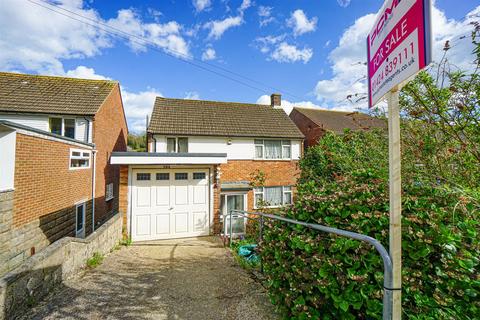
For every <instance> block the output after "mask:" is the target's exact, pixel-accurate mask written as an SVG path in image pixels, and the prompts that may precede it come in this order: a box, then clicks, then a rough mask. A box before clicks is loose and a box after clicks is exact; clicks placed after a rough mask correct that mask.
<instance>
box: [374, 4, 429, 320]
mask: <svg viewBox="0 0 480 320" xmlns="http://www.w3.org/2000/svg"><path fill="white" fill-rule="evenodd" d="M430 12H431V0H386V1H385V3H384V4H383V7H382V8H381V9H380V11H379V13H378V15H377V19H376V21H375V24H374V25H373V29H372V31H371V32H370V34H369V35H368V38H367V56H368V63H367V65H368V100H369V106H370V107H373V106H374V105H375V104H376V103H377V102H379V101H380V100H382V99H383V98H384V97H385V96H386V97H387V98H388V141H389V143H388V154H389V192H390V228H389V229H390V230H389V231H390V239H389V246H390V250H389V251H390V258H391V260H392V277H393V279H392V280H393V281H392V285H393V287H392V288H388V289H390V290H392V292H393V305H392V319H401V316H402V305H401V300H402V290H401V288H402V225H401V221H402V183H401V150H400V107H399V91H400V89H401V87H400V86H401V84H402V83H404V82H405V81H406V80H407V79H409V78H410V77H412V76H414V75H415V74H416V73H418V72H419V71H420V70H422V69H423V68H425V67H426V66H427V65H428V64H429V63H430V62H431V49H432V45H431V19H430Z"/></svg>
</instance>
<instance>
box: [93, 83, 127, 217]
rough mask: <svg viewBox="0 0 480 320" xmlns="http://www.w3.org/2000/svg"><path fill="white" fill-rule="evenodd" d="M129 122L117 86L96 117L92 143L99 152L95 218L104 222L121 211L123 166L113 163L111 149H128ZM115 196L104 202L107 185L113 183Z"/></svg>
mask: <svg viewBox="0 0 480 320" xmlns="http://www.w3.org/2000/svg"><path fill="white" fill-rule="evenodd" d="M127 135H128V129H127V123H126V120H125V115H124V111H123V104H122V98H121V95H120V87H119V86H118V85H117V86H115V88H114V89H113V90H112V92H111V93H110V95H109V96H108V97H107V99H106V100H105V102H104V103H103V105H102V107H101V108H100V109H99V110H98V112H97V114H96V115H95V118H94V120H93V143H95V147H96V149H97V150H98V151H97V159H96V177H95V180H96V185H95V221H96V223H100V222H103V221H105V220H106V219H107V218H108V217H109V216H110V215H111V214H113V213H116V212H117V211H118V203H119V189H118V186H119V179H120V168H119V167H118V166H113V165H110V155H111V153H112V151H126V150H127ZM112 182H113V186H114V196H115V197H114V199H113V200H110V201H105V187H106V185H107V184H109V183H112Z"/></svg>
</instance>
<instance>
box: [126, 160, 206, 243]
mask: <svg viewBox="0 0 480 320" xmlns="http://www.w3.org/2000/svg"><path fill="white" fill-rule="evenodd" d="M131 179H132V181H131V186H132V188H131V235H132V240H133V241H146V240H158V239H172V238H184V237H196V236H204V235H208V234H209V231H210V214H209V212H210V201H209V199H210V187H209V186H210V183H209V180H210V177H209V169H184V168H181V169H133V170H132V174H131Z"/></svg>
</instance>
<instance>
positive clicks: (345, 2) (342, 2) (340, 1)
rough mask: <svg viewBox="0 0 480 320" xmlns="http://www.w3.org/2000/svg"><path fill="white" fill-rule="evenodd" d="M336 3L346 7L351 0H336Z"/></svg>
mask: <svg viewBox="0 0 480 320" xmlns="http://www.w3.org/2000/svg"><path fill="white" fill-rule="evenodd" d="M337 2H338V4H339V5H340V6H341V7H344V8H345V7H348V6H349V5H350V2H351V0H337Z"/></svg>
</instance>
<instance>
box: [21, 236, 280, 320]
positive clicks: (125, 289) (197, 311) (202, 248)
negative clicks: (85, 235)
mask: <svg viewBox="0 0 480 320" xmlns="http://www.w3.org/2000/svg"><path fill="white" fill-rule="evenodd" d="M278 318H279V317H278V316H276V315H275V312H274V307H273V306H272V304H271V303H270V301H269V300H268V297H267V293H266V292H265V289H264V288H263V287H262V286H261V285H260V284H259V283H257V282H256V281H254V280H253V279H252V278H251V276H250V275H249V274H248V273H247V272H246V271H245V270H243V269H242V268H240V267H239V266H238V265H237V264H236V263H235V262H234V259H233V258H232V257H231V255H230V254H229V252H228V251H227V250H226V249H224V248H223V245H222V244H221V243H220V242H218V240H216V238H212V237H206V238H195V239H179V240H165V241H156V242H146V243H138V244H134V245H132V246H129V247H126V248H122V249H120V250H118V251H114V252H113V253H111V254H109V255H108V256H107V257H106V258H105V260H104V262H103V264H102V265H100V266H98V267H97V268H95V269H92V270H88V271H86V272H85V273H84V274H83V275H81V276H79V277H77V278H74V279H71V280H68V281H66V282H65V283H64V286H63V287H62V288H60V289H59V290H56V291H55V292H54V293H52V294H51V295H50V296H49V297H48V298H47V299H46V300H45V301H43V302H41V303H40V304H39V305H37V306H36V307H35V308H33V309H31V310H30V311H29V312H28V314H26V315H24V316H22V317H21V318H20V319H85V320H87V319H88V320H95V319H132V320H133V319H135V320H142V319H159V320H163V319H168V320H170V319H175V320H176V319H189V320H190V319H202V320H204V319H222V320H225V319H227V320H229V319H232V320H233V319H239V320H249V319H252V320H261V319H266V320H267V319H278Z"/></svg>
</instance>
